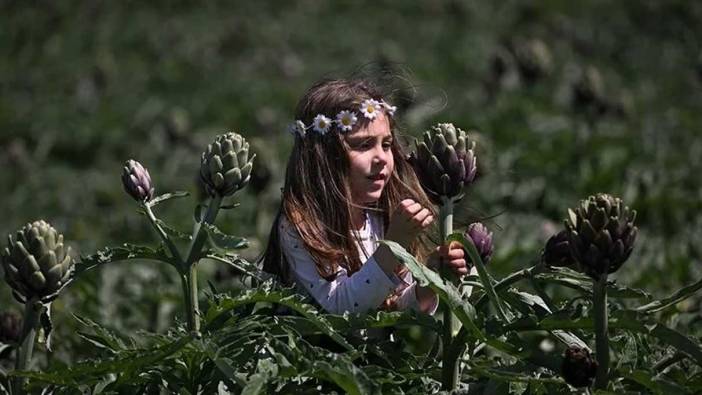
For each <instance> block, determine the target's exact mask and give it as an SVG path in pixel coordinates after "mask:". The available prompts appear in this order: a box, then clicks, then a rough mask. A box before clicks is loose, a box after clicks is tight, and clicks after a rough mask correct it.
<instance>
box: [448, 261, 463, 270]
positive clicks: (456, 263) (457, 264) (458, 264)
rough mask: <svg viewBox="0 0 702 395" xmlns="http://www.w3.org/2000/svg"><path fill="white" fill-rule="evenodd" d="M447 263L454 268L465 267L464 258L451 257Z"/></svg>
mask: <svg viewBox="0 0 702 395" xmlns="http://www.w3.org/2000/svg"><path fill="white" fill-rule="evenodd" d="M449 265H451V267H454V268H457V269H458V268H462V267H466V260H465V259H452V260H450V261H449Z"/></svg>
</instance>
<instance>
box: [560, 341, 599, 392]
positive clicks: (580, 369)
mask: <svg viewBox="0 0 702 395" xmlns="http://www.w3.org/2000/svg"><path fill="white" fill-rule="evenodd" d="M596 373H597V361H595V360H594V359H593V358H592V356H590V351H588V350H587V349H586V348H580V347H576V346H571V347H568V349H566V351H565V355H564V357H563V363H562V365H561V376H562V377H563V379H564V380H565V381H566V383H568V384H570V385H572V386H573V387H576V388H582V387H589V386H590V385H591V384H592V380H593V379H594V378H595V374H596Z"/></svg>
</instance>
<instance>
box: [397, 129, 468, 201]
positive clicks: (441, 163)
mask: <svg viewBox="0 0 702 395" xmlns="http://www.w3.org/2000/svg"><path fill="white" fill-rule="evenodd" d="M415 145H416V152H412V153H411V154H410V156H409V158H408V161H409V162H410V164H411V165H412V167H413V168H414V171H415V173H416V174H417V178H418V179H419V182H420V183H421V185H422V187H423V188H424V190H425V191H426V192H427V195H428V196H429V198H430V199H431V200H432V201H433V202H434V203H436V204H441V203H442V197H444V198H455V199H456V200H459V199H460V198H461V197H462V196H463V188H464V187H466V186H468V185H470V184H471V183H472V182H473V180H474V179H475V173H476V171H477V169H478V168H477V161H476V156H475V152H474V150H475V142H474V141H471V140H469V139H468V135H467V134H466V132H464V131H463V130H461V129H459V128H457V127H455V126H453V124H450V123H440V124H438V125H436V126H433V127H432V128H431V129H430V130H428V131H426V132H425V133H424V136H423V141H421V142H420V141H418V140H415Z"/></svg>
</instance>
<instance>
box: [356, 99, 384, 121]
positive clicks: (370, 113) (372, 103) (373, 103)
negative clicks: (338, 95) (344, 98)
mask: <svg viewBox="0 0 702 395" xmlns="http://www.w3.org/2000/svg"><path fill="white" fill-rule="evenodd" d="M360 110H361V114H363V116H364V117H366V118H368V119H375V117H376V116H378V110H380V103H379V102H378V101H377V100H374V99H366V100H364V101H363V103H361V108H360Z"/></svg>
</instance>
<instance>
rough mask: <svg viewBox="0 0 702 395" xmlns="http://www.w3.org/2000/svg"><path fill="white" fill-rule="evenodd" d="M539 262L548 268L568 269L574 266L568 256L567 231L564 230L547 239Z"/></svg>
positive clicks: (570, 256)
mask: <svg viewBox="0 0 702 395" xmlns="http://www.w3.org/2000/svg"><path fill="white" fill-rule="evenodd" d="M541 260H542V261H543V262H544V264H546V266H550V267H568V266H573V264H575V261H574V260H573V256H572V255H571V254H570V245H569V244H568V231H567V230H565V229H564V230H562V231H560V232H558V233H556V234H555V235H553V236H551V237H550V238H549V239H548V241H547V242H546V246H545V247H544V250H543V252H542V253H541Z"/></svg>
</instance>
